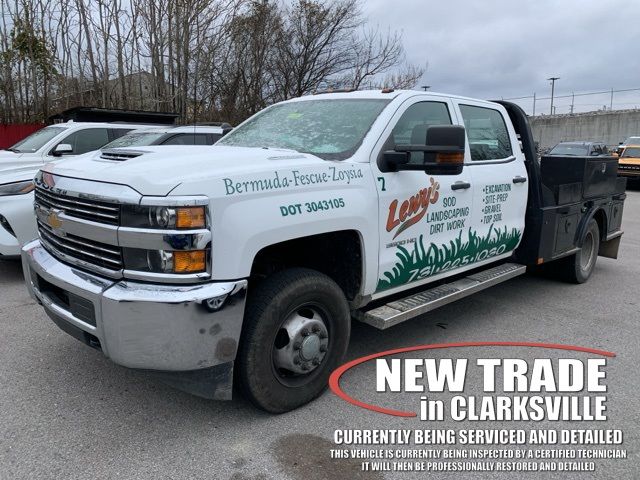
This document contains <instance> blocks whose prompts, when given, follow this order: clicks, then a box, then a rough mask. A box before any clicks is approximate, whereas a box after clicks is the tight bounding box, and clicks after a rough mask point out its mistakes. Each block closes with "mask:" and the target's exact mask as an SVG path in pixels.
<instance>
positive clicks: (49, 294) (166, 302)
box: [22, 240, 247, 398]
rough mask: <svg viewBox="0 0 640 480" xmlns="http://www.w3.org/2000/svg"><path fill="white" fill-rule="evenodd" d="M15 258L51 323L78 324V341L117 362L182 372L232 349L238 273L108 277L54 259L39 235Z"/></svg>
mask: <svg viewBox="0 0 640 480" xmlns="http://www.w3.org/2000/svg"><path fill="white" fill-rule="evenodd" d="M22 262H23V266H24V274H25V279H26V283H27V287H28V289H29V293H30V294H31V296H32V297H33V298H34V299H35V300H36V301H38V302H39V303H41V304H42V306H43V307H44V309H45V311H46V312H47V314H48V315H49V316H50V317H51V318H52V319H53V320H54V321H55V322H56V324H58V326H60V327H61V328H63V330H66V331H67V332H68V333H71V331H75V332H77V331H78V330H79V331H80V334H81V335H83V336H84V338H85V339H86V342H85V343H87V344H89V345H90V346H94V347H99V348H100V349H101V350H102V351H103V353H104V355H105V356H107V357H108V358H110V359H111V360H112V361H113V362H115V363H117V364H119V365H122V366H125V367H129V368H136V369H145V370H158V371H163V372H167V373H168V372H186V371H195V370H203V369H207V368H210V367H216V366H221V365H222V364H228V363H229V362H233V361H234V359H235V357H236V352H237V348H238V342H239V339H240V332H241V329H242V318H243V315H244V306H245V298H246V288H247V281H246V280H239V281H235V282H224V283H203V284H197V285H166V284H164V285H163V284H147V283H140V282H134V281H130V280H120V281H114V280H112V279H106V278H102V277H99V276H97V275H95V274H92V273H87V272H85V271H83V270H80V269H78V268H74V267H71V266H68V265H66V264H64V263H62V262H60V261H59V260H57V259H56V258H54V257H53V256H52V255H50V254H49V252H47V251H46V250H45V249H44V248H43V247H42V245H41V244H40V241H39V240H35V241H33V242H31V243H29V244H27V245H25V246H24V248H23V249H22ZM60 322H63V323H62V324H61V323H60ZM64 327H69V328H68V329H67V328H64ZM72 334H73V333H72ZM74 336H77V335H74ZM232 365H233V364H232V363H231V367H232ZM229 393H230V389H229ZM216 398H219V397H216Z"/></svg>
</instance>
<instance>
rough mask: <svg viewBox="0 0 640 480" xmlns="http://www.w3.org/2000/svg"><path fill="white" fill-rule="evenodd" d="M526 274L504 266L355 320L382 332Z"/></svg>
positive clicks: (518, 267) (522, 267) (523, 268)
mask: <svg viewBox="0 0 640 480" xmlns="http://www.w3.org/2000/svg"><path fill="white" fill-rule="evenodd" d="M526 271H527V267H526V266H525V265H520V264H518V263H504V264H502V265H498V266H497V267H492V268H488V269H487V270H482V271H480V272H477V273H474V274H473V275H469V276H468V277H464V278H461V279H459V280H456V281H454V282H451V283H447V284H443V285H440V286H438V287H435V288H431V289H429V290H424V291H422V292H419V293H416V294H413V295H410V296H408V297H405V298H401V299H400V300H396V301H393V302H389V303H387V304H386V305H382V306H381V307H376V308H373V309H371V310H360V311H358V312H356V314H355V317H356V318H357V319H358V320H360V321H362V322H364V323H368V324H369V325H373V326H374V327H376V328H379V329H380V330H384V329H385V328H389V327H392V326H394V325H397V324H398V323H402V322H404V321H405V320H409V319H411V318H415V317H417V316H419V315H422V314H423V313H426V312H429V311H431V310H434V309H436V308H438V307H441V306H443V305H446V304H448V303H452V302H455V301H456V300H460V299H461V298H464V297H467V296H469V295H471V294H473V293H476V292H479V291H481V290H484V289H485V288H489V287H492V286H493V285H497V284H498V283H502V282H504V281H506V280H509V279H510V278H513V277H517V276H518V275H522V274H524V273H525V272H526Z"/></svg>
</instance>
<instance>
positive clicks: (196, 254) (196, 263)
mask: <svg viewBox="0 0 640 480" xmlns="http://www.w3.org/2000/svg"><path fill="white" fill-rule="evenodd" d="M206 258H207V257H206V252H205V251H204V250H193V251H190V252H173V271H174V273H196V272H204V271H205V270H206Z"/></svg>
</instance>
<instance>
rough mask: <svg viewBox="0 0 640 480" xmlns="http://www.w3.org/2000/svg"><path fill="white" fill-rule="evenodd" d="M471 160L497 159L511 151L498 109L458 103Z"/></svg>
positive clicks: (509, 141) (506, 155) (507, 155)
mask: <svg viewBox="0 0 640 480" xmlns="http://www.w3.org/2000/svg"><path fill="white" fill-rule="evenodd" d="M460 112H461V113H462V119H463V121H464V127H465V129H466V130H467V138H468V139H469V150H470V152H471V160H499V159H502V158H507V157H510V156H511V155H512V153H513V151H512V149H511V140H510V139H509V132H508V131H507V125H506V124H505V123H504V118H502V115H501V114H500V112H499V111H498V110H494V109H492V108H486V107H475V106H471V105H460Z"/></svg>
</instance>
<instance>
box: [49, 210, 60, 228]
mask: <svg viewBox="0 0 640 480" xmlns="http://www.w3.org/2000/svg"><path fill="white" fill-rule="evenodd" d="M47 224H48V225H49V226H50V227H51V228H53V229H58V228H60V227H61V226H62V220H60V217H59V216H58V212H56V211H52V212H49V215H48V216H47Z"/></svg>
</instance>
